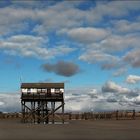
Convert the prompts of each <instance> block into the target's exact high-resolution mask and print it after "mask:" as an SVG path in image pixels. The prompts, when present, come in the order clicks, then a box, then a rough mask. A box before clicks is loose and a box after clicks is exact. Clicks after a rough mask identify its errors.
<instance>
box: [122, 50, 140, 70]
mask: <svg viewBox="0 0 140 140" xmlns="http://www.w3.org/2000/svg"><path fill="white" fill-rule="evenodd" d="M139 56H140V49H134V50H131V51H129V52H128V53H127V54H126V55H125V56H124V57H123V59H124V61H125V62H127V63H128V64H130V65H131V66H132V67H134V68H138V67H140V57H139Z"/></svg>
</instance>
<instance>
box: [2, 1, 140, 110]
mask: <svg viewBox="0 0 140 140" xmlns="http://www.w3.org/2000/svg"><path fill="white" fill-rule="evenodd" d="M139 40H140V1H137V0H120V1H117V0H116V1H105V0H104V1H90V0H86V1H84V0H81V1H80V0H67V1H63V0H62V1H53V0H49V1H47V0H42V1H41V0H40V1H39V0H38V1H32V0H30V1H24V0H21V1H12V0H7V1H5V0H1V1H0V79H1V80H0V110H1V111H5V112H7V111H8V112H10V111H19V110H20V84H21V83H22V82H64V83H65V102H66V105H65V108H66V111H109V110H116V109H136V110H140V41H139Z"/></svg>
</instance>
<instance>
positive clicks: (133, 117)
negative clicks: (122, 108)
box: [132, 109, 136, 120]
mask: <svg viewBox="0 0 140 140" xmlns="http://www.w3.org/2000/svg"><path fill="white" fill-rule="evenodd" d="M135 115H136V113H135V109H134V110H133V115H132V119H134V120H135Z"/></svg>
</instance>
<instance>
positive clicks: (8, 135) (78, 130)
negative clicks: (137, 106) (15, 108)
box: [0, 119, 140, 140]
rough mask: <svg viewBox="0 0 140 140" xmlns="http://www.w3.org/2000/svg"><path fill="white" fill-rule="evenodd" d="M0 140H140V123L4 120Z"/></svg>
mask: <svg viewBox="0 0 140 140" xmlns="http://www.w3.org/2000/svg"><path fill="white" fill-rule="evenodd" d="M0 140H140V120H96V121H95V120H71V121H69V123H68V124H47V125H44V124H29V123H26V124H23V123H21V122H20V120H18V119H17V120H16V119H11V120H10V119H1V120H0Z"/></svg>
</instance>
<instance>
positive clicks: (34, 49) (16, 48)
mask: <svg viewBox="0 0 140 140" xmlns="http://www.w3.org/2000/svg"><path fill="white" fill-rule="evenodd" d="M47 42H48V39H47V38H43V37H39V36H33V35H15V36H11V37H9V38H6V39H1V40H0V50H1V51H3V52H4V53H7V54H9V55H19V56H25V57H37V58H40V59H50V58H53V57H55V56H58V55H65V54H67V53H69V52H72V51H74V50H75V49H73V48H69V47H67V46H65V45H60V46H56V47H54V48H49V47H47V46H46V45H48V44H47Z"/></svg>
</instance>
